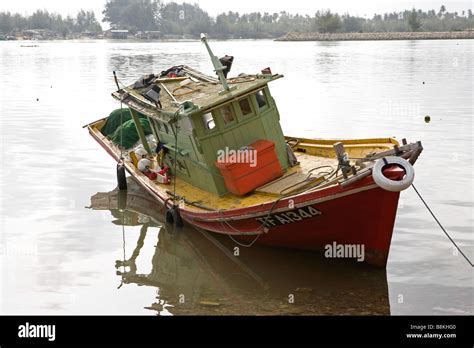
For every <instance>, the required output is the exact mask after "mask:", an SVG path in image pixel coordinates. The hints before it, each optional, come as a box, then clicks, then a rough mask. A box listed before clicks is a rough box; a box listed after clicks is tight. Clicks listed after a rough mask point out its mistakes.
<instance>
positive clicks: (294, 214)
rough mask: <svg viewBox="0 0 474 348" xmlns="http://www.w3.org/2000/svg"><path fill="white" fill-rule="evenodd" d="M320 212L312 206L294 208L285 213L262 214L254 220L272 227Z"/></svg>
mask: <svg viewBox="0 0 474 348" xmlns="http://www.w3.org/2000/svg"><path fill="white" fill-rule="evenodd" d="M321 214H322V213H321V212H320V211H319V210H318V209H316V208H313V207H312V206H307V207H304V208H300V209H296V210H293V211H289V212H286V213H278V214H273V215H270V216H263V217H260V218H257V219H256V220H257V221H258V222H260V223H261V224H264V226H265V227H273V226H278V225H286V224H291V223H294V222H298V221H302V220H305V219H309V218H312V217H314V216H318V215H321Z"/></svg>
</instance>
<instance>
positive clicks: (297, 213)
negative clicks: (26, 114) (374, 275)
mask: <svg viewBox="0 0 474 348" xmlns="http://www.w3.org/2000/svg"><path fill="white" fill-rule="evenodd" d="M91 134H92V135H93V137H94V138H95V139H96V140H97V141H98V142H99V144H101V146H102V147H104V149H105V150H106V151H107V152H108V153H109V154H110V155H111V156H112V157H113V158H114V159H115V160H116V161H117V162H119V161H120V159H119V156H118V154H116V153H114V152H113V151H112V150H111V149H110V148H108V147H107V146H105V144H104V143H103V142H102V141H101V140H100V139H99V138H98V137H97V135H95V134H94V132H91ZM125 169H126V170H127V171H128V172H129V173H130V174H131V175H133V176H134V177H135V179H136V180H137V182H138V183H139V184H140V185H141V186H143V187H144V188H145V189H146V190H147V191H148V192H149V193H151V194H152V195H153V196H154V197H155V198H156V199H157V200H158V201H159V202H160V203H162V204H164V205H165V206H166V207H167V208H171V207H172V205H173V203H172V200H170V198H169V196H168V195H167V194H166V191H165V190H163V189H161V190H160V189H158V188H157V186H155V185H154V184H152V182H151V181H150V180H148V178H146V177H145V176H144V175H143V174H142V173H138V172H137V171H136V170H135V169H134V168H133V167H132V165H131V164H128V163H125ZM384 175H385V176H386V177H388V178H390V179H392V180H401V179H402V178H403V177H404V175H405V173H404V171H403V170H402V169H400V168H399V167H391V168H387V169H385V170H384ZM399 196H400V193H399V192H389V191H385V190H383V189H381V188H380V187H378V186H377V185H376V184H375V183H374V181H373V178H372V176H368V177H366V178H364V179H362V180H360V181H359V182H357V183H355V184H353V185H351V186H349V187H346V188H343V187H341V186H340V185H334V186H330V187H328V188H325V189H322V190H317V191H312V192H307V193H303V194H299V195H296V196H292V197H287V198H284V199H281V200H278V201H276V202H275V201H273V202H269V203H265V204H261V205H256V206H255V205H254V206H249V207H245V208H239V209H232V210H226V211H220V210H219V211H196V210H194V209H193V210H191V209H186V207H184V208H182V207H180V209H179V211H180V214H181V217H182V218H183V219H184V220H185V221H187V222H188V223H189V224H191V225H193V226H195V227H198V228H202V229H204V230H207V231H210V232H216V233H220V234H225V235H231V237H232V238H234V239H236V240H237V241H238V242H239V243H248V244H253V243H254V242H255V243H257V244H260V245H268V246H273V247H284V248H295V249H306V250H325V249H326V247H327V246H329V245H334V243H336V245H338V246H346V245H349V246H352V245H354V246H363V248H364V249H363V250H364V253H363V261H364V262H366V263H368V264H372V265H375V266H379V267H385V266H386V264H387V259H388V254H389V250H390V243H391V239H392V232H393V226H394V223H395V217H396V213H397V206H398V199H399ZM333 256H334V255H333ZM335 257H339V256H337V255H336V256H335ZM359 260H360V258H359Z"/></svg>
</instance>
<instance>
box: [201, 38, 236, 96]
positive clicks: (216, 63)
mask: <svg viewBox="0 0 474 348" xmlns="http://www.w3.org/2000/svg"><path fill="white" fill-rule="evenodd" d="M201 41H202V43H203V44H204V45H206V48H207V52H209V55H210V56H211V60H212V65H214V71H215V72H216V73H217V75H218V76H219V81H220V82H221V83H222V86H223V87H224V90H225V91H227V92H228V91H230V87H229V84H228V83H227V79H226V77H225V76H224V72H223V71H224V70H225V69H226V67H225V66H223V65H222V63H221V61H220V60H219V58H217V56H215V55H214V53H212V50H211V47H210V46H209V43H208V42H207V36H206V34H204V33H203V34H201Z"/></svg>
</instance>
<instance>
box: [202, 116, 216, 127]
mask: <svg viewBox="0 0 474 348" xmlns="http://www.w3.org/2000/svg"><path fill="white" fill-rule="evenodd" d="M202 123H203V125H204V129H205V130H213V129H214V128H215V127H216V122H215V121H214V118H213V117H212V114H211V113H210V112H208V113H207V114H204V115H202Z"/></svg>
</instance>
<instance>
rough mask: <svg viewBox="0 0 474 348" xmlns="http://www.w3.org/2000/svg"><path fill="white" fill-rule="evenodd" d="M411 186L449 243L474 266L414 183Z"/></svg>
mask: <svg viewBox="0 0 474 348" xmlns="http://www.w3.org/2000/svg"><path fill="white" fill-rule="evenodd" d="M411 186H412V187H413V189H414V190H415V192H416V194H417V195H418V197H420V199H421V201H422V202H423V204H424V205H425V207H426V209H428V211H429V212H430V214H431V216H433V219H435V221H436V222H437V223H438V226H439V227H440V228H441V230H442V231H443V232H444V234H445V235H446V236H447V237H448V238H449V240H450V241H451V243H453V245H454V246H455V247H456V249H457V250H458V251H459V252H460V253H461V255H462V256H463V257H464V258H465V259H466V261H467V262H468V263H469V264H470V265H471V267H474V265H473V264H472V262H471V260H469V258H468V257H467V256H466V255H465V254H464V253H463V252H462V250H461V248H460V247H459V246H458V245H457V244H456V242H455V241H454V240H453V238H451V236H450V235H449V233H448V232H447V231H446V229H445V228H444V227H443V225H442V224H441V222H439V220H438V218H437V217H436V215H435V214H434V213H433V211H432V210H431V209H430V207H429V206H428V203H426V201H425V200H424V199H423V197H422V196H421V194H420V193H419V192H418V190H417V189H416V187H415V185H413V184H412V185H411Z"/></svg>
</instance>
